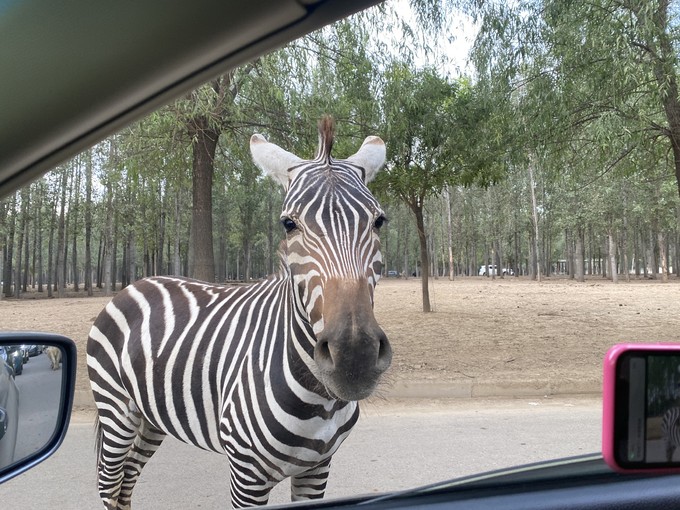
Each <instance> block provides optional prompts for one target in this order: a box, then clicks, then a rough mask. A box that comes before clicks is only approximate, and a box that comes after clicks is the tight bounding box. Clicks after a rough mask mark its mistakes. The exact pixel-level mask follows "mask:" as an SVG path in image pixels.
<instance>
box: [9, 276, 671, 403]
mask: <svg viewBox="0 0 680 510" xmlns="http://www.w3.org/2000/svg"><path fill="white" fill-rule="evenodd" d="M80 294H81V295H80V296H75V297H69V298H65V299H41V298H38V297H36V296H37V295H28V296H27V297H28V298H26V299H22V300H19V301H17V300H14V299H3V300H0V330H38V331H50V332H54V333H60V334H63V335H66V336H68V337H70V338H72V339H73V340H75V341H76V343H77V345H78V352H79V359H78V381H77V390H81V391H83V392H89V383H88V380H87V370H86V365H85V343H86V340H87V334H88V331H89V328H90V326H91V324H92V322H93V321H94V319H95V317H96V316H97V314H98V313H99V312H100V311H101V309H102V308H103V307H104V306H105V304H106V303H107V301H108V298H105V297H92V298H87V297H85V296H83V295H82V294H83V293H82V292H81V293H80ZM430 296H431V303H432V307H433V310H434V311H433V312H432V313H429V314H424V313H423V312H422V311H421V310H422V301H421V290H420V281H419V280H416V279H409V280H402V279H394V278H389V279H383V280H381V281H380V283H379V284H378V288H377V291H376V304H375V310H376V316H377V319H378V322H379V323H380V324H381V326H382V327H383V328H384V330H385V332H386V333H387V335H388V337H389V339H390V341H391V343H392V347H393V350H394V358H393V362H392V367H391V369H390V371H389V375H388V377H387V385H388V387H389V385H390V384H392V385H394V384H398V383H399V382H400V381H401V382H403V381H424V382H444V383H450V382H454V383H455V382H456V381H490V380H491V381H498V382H499V383H501V384H503V383H507V382H513V381H527V380H528V381H531V380H549V381H564V380H566V381H595V382H596V383H597V382H599V381H600V380H601V371H602V368H601V367H602V359H603V356H604V354H605V352H606V351H607V349H608V348H609V347H610V346H611V345H612V344H614V343H619V342H661V341H663V342H680V281H678V280H675V279H673V280H671V281H670V282H668V283H662V282H660V281H651V280H636V281H632V282H631V283H619V284H618V285H614V284H612V283H611V282H609V281H606V280H602V279H600V278H594V279H591V280H588V281H586V282H585V283H581V284H579V283H576V282H573V281H570V280H566V279H555V278H553V279H549V280H547V281H544V282H542V283H537V282H532V281H529V280H526V279H523V278H505V279H500V278H499V279H496V280H491V279H487V278H484V277H471V278H459V279H456V280H455V281H453V282H450V281H448V280H447V279H439V280H432V281H431V283H430Z"/></svg>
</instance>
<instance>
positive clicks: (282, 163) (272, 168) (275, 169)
mask: <svg viewBox="0 0 680 510" xmlns="http://www.w3.org/2000/svg"><path fill="white" fill-rule="evenodd" d="M250 153H251V154H252V156H253V161H254V162H255V164H256V165H257V166H258V167H259V168H260V169H262V171H263V172H264V173H265V174H267V175H268V176H270V177H271V178H272V179H274V180H275V181H277V182H279V183H280V184H281V185H282V186H283V187H284V188H285V189H288V184H289V182H290V178H291V177H292V176H291V175H290V174H289V172H288V171H289V170H290V169H291V168H292V167H294V166H297V165H299V164H300V163H302V162H303V160H302V159H300V158H298V157H297V156H296V155H295V154H292V153H290V152H288V151H285V150H283V149H282V148H281V147H279V146H278V145H276V144H274V143H270V142H268V141H267V139H266V138H265V137H264V136H262V135H259V134H254V135H253V136H251V137H250Z"/></svg>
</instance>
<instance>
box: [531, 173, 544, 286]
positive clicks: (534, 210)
mask: <svg viewBox="0 0 680 510" xmlns="http://www.w3.org/2000/svg"><path fill="white" fill-rule="evenodd" d="M528 170H529V189H530V190H531V212H532V214H531V217H532V220H533V224H534V256H535V257H536V273H535V274H536V279H537V280H538V281H539V282H540V281H541V256H540V251H539V249H538V247H539V231H538V207H537V206H536V192H535V190H534V187H535V186H534V170H533V163H529V165H528Z"/></svg>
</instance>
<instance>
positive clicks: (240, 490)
mask: <svg viewBox="0 0 680 510" xmlns="http://www.w3.org/2000/svg"><path fill="white" fill-rule="evenodd" d="M229 464H230V471H231V479H230V492H231V506H232V508H245V507H251V506H263V505H266V504H267V502H268V501H269V493H270V492H271V490H272V489H273V488H274V486H275V485H276V484H277V483H278V482H279V480H272V479H269V478H268V479H263V478H262V473H260V472H258V471H257V470H256V466H258V465H259V464H258V463H257V461H254V462H253V461H251V460H248V461H245V462H244V461H241V462H235V461H234V459H233V458H232V457H231V456H230V458H229Z"/></svg>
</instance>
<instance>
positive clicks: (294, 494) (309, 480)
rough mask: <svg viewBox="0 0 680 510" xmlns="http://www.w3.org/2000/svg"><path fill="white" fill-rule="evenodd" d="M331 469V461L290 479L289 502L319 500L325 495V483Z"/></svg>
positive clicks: (328, 460)
mask: <svg viewBox="0 0 680 510" xmlns="http://www.w3.org/2000/svg"><path fill="white" fill-rule="evenodd" d="M330 469H331V459H330V458H329V459H327V460H326V461H325V462H324V463H322V464H319V465H318V466H316V467H314V468H312V469H310V470H309V471H305V472H304V473H301V474H299V475H297V476H293V477H291V479H290V499H291V501H303V500H306V499H321V498H323V496H324V494H325V493H326V482H327V481H328V473H329V472H330Z"/></svg>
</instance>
